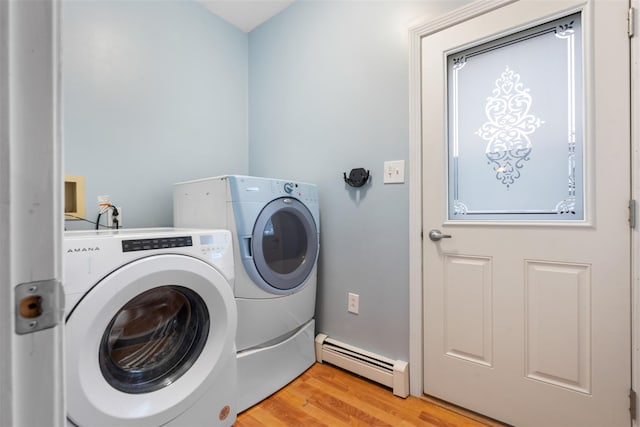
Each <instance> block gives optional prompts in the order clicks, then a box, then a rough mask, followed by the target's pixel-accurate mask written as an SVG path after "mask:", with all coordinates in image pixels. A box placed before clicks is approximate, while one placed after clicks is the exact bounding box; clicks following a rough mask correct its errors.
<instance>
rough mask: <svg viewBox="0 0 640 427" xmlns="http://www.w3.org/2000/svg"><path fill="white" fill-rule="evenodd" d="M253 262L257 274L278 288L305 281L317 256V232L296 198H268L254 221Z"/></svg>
mask: <svg viewBox="0 0 640 427" xmlns="http://www.w3.org/2000/svg"><path fill="white" fill-rule="evenodd" d="M252 251H253V261H254V263H255V266H256V269H257V270H258V273H259V274H260V276H261V277H262V278H263V279H264V280H265V282H267V283H268V284H269V285H270V286H272V287H274V288H276V289H278V290H285V291H289V290H293V289H295V288H297V287H298V286H300V285H302V284H304V282H305V280H306V279H307V277H309V274H310V273H311V271H312V270H313V267H314V265H315V261H316V258H317V256H318V231H317V227H316V223H315V221H314V219H313V216H312V215H311V213H310V212H309V209H307V207H306V206H305V205H304V204H302V203H301V202H300V201H299V200H297V199H293V198H287V197H283V198H280V199H275V200H273V201H271V202H270V203H269V204H268V205H267V206H265V208H264V209H263V210H262V212H261V213H260V215H259V216H258V219H257V220H256V224H255V228H254V230H253V238H252Z"/></svg>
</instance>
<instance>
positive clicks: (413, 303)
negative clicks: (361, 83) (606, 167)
mask: <svg viewBox="0 0 640 427" xmlns="http://www.w3.org/2000/svg"><path fill="white" fill-rule="evenodd" d="M515 1H517V0H488V1H483V0H477V1H474V2H472V3H470V4H468V5H465V6H463V7H461V8H459V9H456V10H454V11H452V12H450V13H447V14H445V15H442V16H440V17H438V18H436V19H426V20H422V21H417V22H416V23H415V24H414V25H412V26H411V27H410V28H409V157H410V162H411V165H412V167H411V168H410V170H409V183H410V190H409V364H410V366H411V369H410V382H409V383H410V393H411V395H413V396H422V395H423V394H424V381H423V372H424V367H423V363H424V362H423V361H424V354H423V333H424V331H423V323H422V322H423V293H422V282H423V271H422V256H423V254H422V241H423V240H422V233H423V227H422V123H421V120H422V105H421V102H422V99H421V94H422V83H421V79H422V75H421V68H422V66H421V63H422V57H421V56H422V55H421V53H422V39H423V38H424V37H426V36H428V35H430V34H433V33H436V32H438V31H441V30H444V29H446V28H449V27H452V26H455V25H457V24H459V23H461V22H464V21H467V20H469V19H472V18H475V17H477V16H480V15H483V14H485V13H488V12H491V11H493V10H495V9H497V8H500V7H503V6H506V5H508V4H510V3H513V2H515ZM631 6H632V7H633V8H634V9H636V13H635V15H636V18H638V11H637V9H638V8H639V7H640V0H631ZM636 20H637V19H636ZM635 27H636V28H635V33H637V32H638V25H637V24H636V25H635ZM638 58H640V42H639V41H638V37H632V38H631V68H632V69H631V72H632V76H634V75H639V74H638V73H640V65H639V64H638ZM631 110H632V123H631V126H632V130H631V132H632V135H631V150H632V159H631V161H632V164H631V175H632V176H631V179H632V198H633V199H635V200H638V197H640V174H638V173H635V171H636V168H638V167H640V142H639V141H640V123H638V121H636V120H633V117H635V115H636V114H635V112H636V111H640V79H637V80H634V79H633V77H632V107H631ZM639 210H640V207H639ZM639 253H640V229H639V227H636V228H635V229H633V230H632V248H631V256H632V260H633V261H632V266H631V268H632V277H633V280H632V283H631V284H630V285H631V286H630V287H631V295H630V305H631V319H632V325H631V333H632V336H631V345H632V347H631V348H632V349H634V350H632V351H633V354H632V355H631V356H632V357H631V360H632V378H631V383H632V387H633V388H634V389H637V388H638V386H639V385H640V375H639V373H638V368H639V367H640V349H638V346H639V345H640V328H637V327H636V325H637V323H638V322H639V321H640V320H639V319H638V316H639V315H640V260H639V259H638V258H639V257H637V256H636V254H639ZM638 403H639V402H636V405H638ZM633 424H634V425H638V423H637V422H636V420H634V423H633Z"/></svg>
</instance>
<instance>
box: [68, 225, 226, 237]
mask: <svg viewBox="0 0 640 427" xmlns="http://www.w3.org/2000/svg"><path fill="white" fill-rule="evenodd" d="M220 231H224V232H226V231H227V230H212V229H198V228H173V227H157V228H119V229H117V230H113V229H103V230H71V231H65V232H64V238H65V240H70V239H87V238H95V239H100V238H114V237H122V238H132V237H138V236H140V237H149V236H171V235H180V234H211V233H216V232H220Z"/></svg>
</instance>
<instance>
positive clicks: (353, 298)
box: [347, 292, 360, 314]
mask: <svg viewBox="0 0 640 427" xmlns="http://www.w3.org/2000/svg"><path fill="white" fill-rule="evenodd" d="M347 311H348V312H349V313H353V314H358V312H359V311H360V295H358V294H353V293H351V292H349V296H348V297H347Z"/></svg>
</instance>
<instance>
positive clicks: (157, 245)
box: [122, 236, 193, 252]
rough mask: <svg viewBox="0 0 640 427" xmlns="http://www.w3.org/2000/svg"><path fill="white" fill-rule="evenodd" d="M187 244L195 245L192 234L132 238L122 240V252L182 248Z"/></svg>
mask: <svg viewBox="0 0 640 427" xmlns="http://www.w3.org/2000/svg"><path fill="white" fill-rule="evenodd" d="M185 246H193V240H192V239H191V236H175V237H159V238H151V239H131V240H123V241H122V252H136V251H151V250H155V249H170V248H182V247H185Z"/></svg>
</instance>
